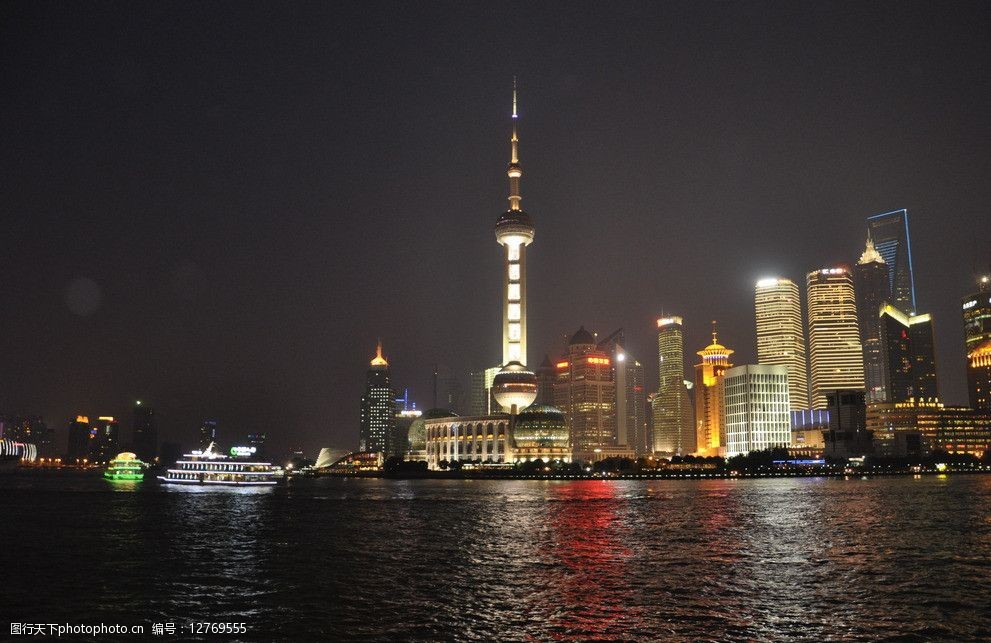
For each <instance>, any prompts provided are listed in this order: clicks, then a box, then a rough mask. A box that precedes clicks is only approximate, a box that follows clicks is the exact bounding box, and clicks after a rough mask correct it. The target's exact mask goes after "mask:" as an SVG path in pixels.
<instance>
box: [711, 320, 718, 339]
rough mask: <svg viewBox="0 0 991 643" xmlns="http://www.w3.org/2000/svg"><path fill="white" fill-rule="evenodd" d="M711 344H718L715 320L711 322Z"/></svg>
mask: <svg viewBox="0 0 991 643" xmlns="http://www.w3.org/2000/svg"><path fill="white" fill-rule="evenodd" d="M712 343H713V344H718V343H719V342H717V341H716V320H715V319H713V320H712Z"/></svg>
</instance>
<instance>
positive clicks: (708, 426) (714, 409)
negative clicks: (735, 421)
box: [695, 322, 733, 456]
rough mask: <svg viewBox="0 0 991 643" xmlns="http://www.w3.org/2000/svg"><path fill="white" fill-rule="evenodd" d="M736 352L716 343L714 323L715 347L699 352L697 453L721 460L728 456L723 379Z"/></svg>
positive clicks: (696, 419)
mask: <svg viewBox="0 0 991 643" xmlns="http://www.w3.org/2000/svg"><path fill="white" fill-rule="evenodd" d="M732 354H733V351H732V350H730V349H728V348H726V347H725V346H722V345H721V344H720V343H719V342H718V341H717V340H716V322H712V343H711V344H709V345H708V346H706V347H705V348H703V349H702V350H700V351H698V353H696V355H698V356H699V357H701V358H702V361H701V362H700V363H698V364H696V365H695V441H696V447H695V453H696V454H697V455H702V456H718V455H725V453H726V425H725V419H726V418H725V415H724V409H723V405H724V401H725V399H724V393H725V390H724V388H723V383H724V379H723V376H724V374H725V372H726V369H728V368H730V367H731V366H733V365H732V364H730V361H729V356H730V355H732Z"/></svg>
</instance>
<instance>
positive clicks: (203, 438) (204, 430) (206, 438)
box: [200, 420, 219, 451]
mask: <svg viewBox="0 0 991 643" xmlns="http://www.w3.org/2000/svg"><path fill="white" fill-rule="evenodd" d="M218 435H219V433H218V431H217V421H216V420H203V422H201V423H200V451H206V449H207V447H208V446H210V443H211V442H216V441H217V436H218Z"/></svg>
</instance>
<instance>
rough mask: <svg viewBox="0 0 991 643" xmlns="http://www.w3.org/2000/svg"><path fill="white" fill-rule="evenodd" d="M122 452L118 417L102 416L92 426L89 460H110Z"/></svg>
mask: <svg viewBox="0 0 991 643" xmlns="http://www.w3.org/2000/svg"><path fill="white" fill-rule="evenodd" d="M119 452H120V424H119V423H118V422H117V419H116V418H113V417H110V416H107V415H105V416H102V417H99V418H97V421H96V423H95V424H93V426H91V427H90V442H89V461H90V462H101V463H106V462H110V461H111V460H112V459H113V458H114V456H115V455H117V453H119Z"/></svg>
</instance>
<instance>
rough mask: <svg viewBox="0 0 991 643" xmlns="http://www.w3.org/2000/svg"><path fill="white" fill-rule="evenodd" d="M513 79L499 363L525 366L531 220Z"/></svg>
mask: <svg viewBox="0 0 991 643" xmlns="http://www.w3.org/2000/svg"><path fill="white" fill-rule="evenodd" d="M517 118H518V114H517V111H516V83H515V81H514V83H513V135H512V137H511V139H510V157H509V169H508V170H507V174H508V175H509V210H507V211H506V212H505V213H503V214H502V216H500V217H499V220H498V221H496V227H495V233H496V241H498V242H499V244H500V245H501V246H503V247H504V248H505V253H506V258H505V262H504V264H503V271H502V274H503V308H502V364H503V365H506V364H509V363H510V362H519V363H520V364H523V365H524V366H526V363H527V356H526V249H527V246H529V245H530V244H531V243H533V232H534V230H533V223H532V221H531V219H530V215H529V214H527V213H526V212H524V211H523V209H522V208H521V207H520V201H521V200H522V197H521V196H520V178H521V177H522V176H523V167H522V166H521V165H520V160H519V149H518V144H519V137H518V136H517V129H516V121H517Z"/></svg>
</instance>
